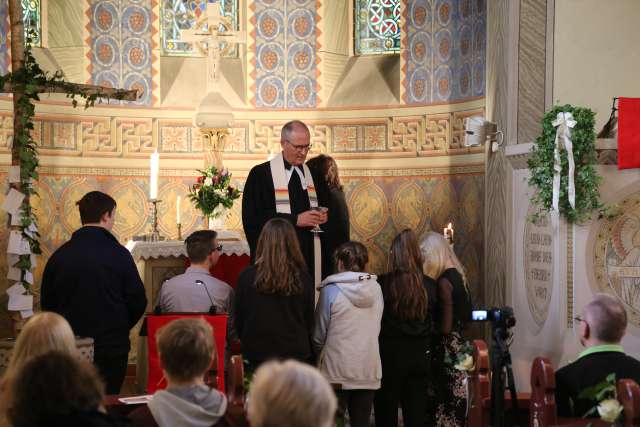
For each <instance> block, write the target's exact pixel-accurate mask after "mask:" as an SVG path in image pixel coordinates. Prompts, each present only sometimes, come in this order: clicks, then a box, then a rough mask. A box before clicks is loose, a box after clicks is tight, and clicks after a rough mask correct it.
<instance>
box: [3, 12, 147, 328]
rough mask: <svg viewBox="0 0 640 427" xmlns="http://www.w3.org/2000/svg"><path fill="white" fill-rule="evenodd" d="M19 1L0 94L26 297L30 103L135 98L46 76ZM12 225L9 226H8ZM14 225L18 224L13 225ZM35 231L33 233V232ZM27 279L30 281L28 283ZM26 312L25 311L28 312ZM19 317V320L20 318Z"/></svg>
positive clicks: (32, 164)
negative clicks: (62, 96) (9, 107)
mask: <svg viewBox="0 0 640 427" xmlns="http://www.w3.org/2000/svg"><path fill="white" fill-rule="evenodd" d="M21 3H22V1H21V0H9V22H10V25H11V69H12V72H11V73H10V74H7V75H6V76H0V81H2V85H0V92H4V93H11V94H12V95H13V142H12V144H11V165H12V167H13V168H15V167H18V168H19V170H20V174H19V175H20V178H19V180H17V181H16V182H11V183H10V188H11V189H12V190H16V191H18V192H20V193H22V194H24V196H25V197H24V199H23V201H22V204H21V205H20V209H19V211H17V212H16V213H15V215H18V212H20V213H19V215H20V220H19V221H11V222H10V229H11V232H12V233H14V232H18V233H20V235H21V239H27V237H28V239H27V240H23V241H26V242H28V246H29V250H28V252H29V253H28V254H24V251H23V252H22V253H21V254H20V256H19V261H18V262H17V263H16V264H15V265H10V266H9V267H16V268H18V269H20V270H21V274H20V277H21V280H19V281H17V282H21V283H22V284H23V286H24V288H25V291H26V293H27V294H30V293H31V290H30V287H29V284H31V283H32V281H33V278H32V275H31V273H30V270H32V269H33V265H32V263H31V262H32V261H31V254H38V253H39V252H40V249H39V242H38V235H37V227H36V226H35V221H34V219H35V218H34V214H33V212H32V210H31V205H30V201H29V199H30V197H29V196H30V195H32V194H34V190H33V188H32V184H31V180H32V179H35V178H36V177H37V171H36V169H37V166H38V160H37V156H36V148H37V147H36V146H35V142H34V141H33V139H31V137H30V132H31V130H32V129H33V123H32V121H31V119H32V118H33V115H34V112H35V106H34V104H33V100H38V95H39V94H40V93H43V92H49V93H66V94H67V95H68V96H70V97H71V98H73V105H74V106H75V105H76V101H75V99H74V96H75V95H80V96H81V97H84V98H85V99H86V100H87V102H88V105H89V104H90V103H92V102H93V100H95V99H96V98H115V99H120V100H128V101H135V100H136V99H137V97H138V93H137V91H136V90H124V89H115V88H109V87H102V86H94V85H87V84H74V83H68V82H65V81H64V80H63V79H62V73H56V74H55V75H54V77H53V78H51V77H48V76H46V75H45V74H44V73H43V72H42V70H40V67H39V66H38V65H37V63H36V62H35V59H34V58H33V56H32V55H31V51H30V49H29V50H28V51H26V50H25V37H24V22H23V17H22V4H21ZM11 224H13V225H11ZM16 224H18V225H16ZM34 230H35V231H34ZM29 280H31V282H29ZM29 311H30V310H26V312H29ZM14 314H17V316H15V318H14V316H13V315H12V318H14V327H15V329H16V330H18V329H19V328H20V325H21V322H20V320H24V317H27V316H25V314H24V313H22V315H21V313H14ZM21 317H22V319H21Z"/></svg>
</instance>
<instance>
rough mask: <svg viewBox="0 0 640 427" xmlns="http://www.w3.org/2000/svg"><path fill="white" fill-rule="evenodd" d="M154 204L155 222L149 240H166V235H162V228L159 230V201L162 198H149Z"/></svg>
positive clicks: (152, 212)
mask: <svg viewBox="0 0 640 427" xmlns="http://www.w3.org/2000/svg"><path fill="white" fill-rule="evenodd" d="M149 201H150V202H151V204H152V205H153V209H152V211H151V214H152V215H153V224H152V226H151V235H150V236H149V241H151V242H158V241H160V240H164V237H162V236H161V235H160V230H158V203H160V202H161V201H162V200H160V199H151V200H149Z"/></svg>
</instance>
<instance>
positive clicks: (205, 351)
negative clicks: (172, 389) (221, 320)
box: [156, 318, 216, 381]
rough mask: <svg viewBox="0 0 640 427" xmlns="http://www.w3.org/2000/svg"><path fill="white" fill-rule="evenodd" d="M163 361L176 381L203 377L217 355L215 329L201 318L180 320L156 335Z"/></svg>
mask: <svg viewBox="0 0 640 427" xmlns="http://www.w3.org/2000/svg"><path fill="white" fill-rule="evenodd" d="M156 340H157V343H158V352H159V353H160V363H161V364H162V369H164V370H165V371H166V373H167V375H169V376H170V377H171V379H172V380H174V381H191V380H193V379H196V378H198V377H202V376H203V375H204V373H205V372H206V371H207V370H208V369H209V367H210V366H211V363H212V362H213V361H214V358H215V355H216V344H215V341H214V340H213V329H212V328H211V325H209V324H208V323H207V322H206V321H205V320H204V319H202V318H184V319H177V320H174V321H173V322H171V323H169V324H168V325H166V326H164V327H163V328H162V329H160V331H159V332H158V335H157V336H156Z"/></svg>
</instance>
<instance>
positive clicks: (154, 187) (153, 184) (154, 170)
mask: <svg viewBox="0 0 640 427" xmlns="http://www.w3.org/2000/svg"><path fill="white" fill-rule="evenodd" d="M150 163H151V176H150V179H149V199H151V200H154V199H157V198H158V174H159V173H160V155H159V154H158V150H156V151H154V152H153V154H152V155H151V162H150Z"/></svg>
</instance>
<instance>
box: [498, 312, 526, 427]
mask: <svg viewBox="0 0 640 427" xmlns="http://www.w3.org/2000/svg"><path fill="white" fill-rule="evenodd" d="M491 329H492V334H493V342H492V344H491V425H492V426H493V427H506V426H519V425H523V424H520V423H519V422H518V421H519V420H518V397H517V396H516V384H515V382H514V379H513V369H512V367H511V353H509V344H508V343H507V339H508V338H509V329H508V328H507V327H506V326H503V325H496V324H492V328H491ZM505 379H506V382H507V385H508V387H509V392H510V395H511V417H509V419H508V420H507V417H506V412H505V398H504V393H505V388H504V386H505Z"/></svg>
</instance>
